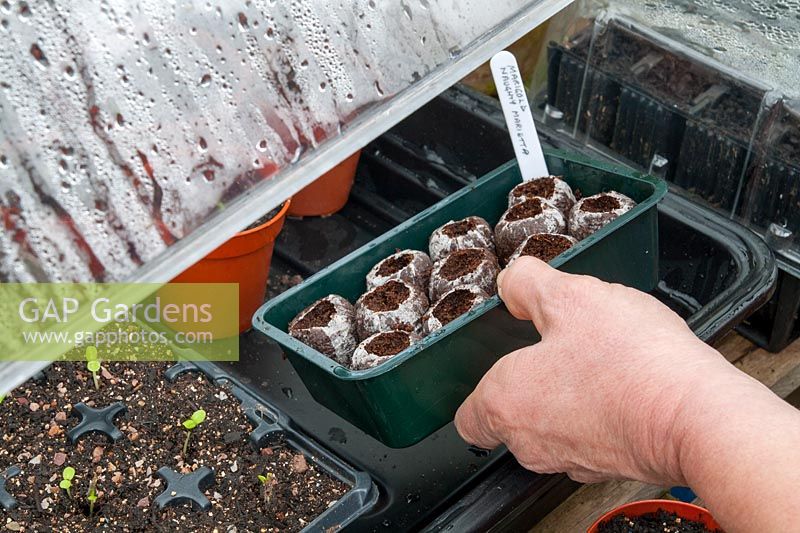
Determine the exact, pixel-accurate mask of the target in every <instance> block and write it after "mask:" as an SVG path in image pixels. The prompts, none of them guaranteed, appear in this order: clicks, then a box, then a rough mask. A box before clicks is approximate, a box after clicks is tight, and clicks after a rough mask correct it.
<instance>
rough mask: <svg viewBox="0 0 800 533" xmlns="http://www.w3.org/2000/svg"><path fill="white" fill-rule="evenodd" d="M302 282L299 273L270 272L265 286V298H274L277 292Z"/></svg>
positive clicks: (279, 292) (284, 290)
mask: <svg viewBox="0 0 800 533" xmlns="http://www.w3.org/2000/svg"><path fill="white" fill-rule="evenodd" d="M302 282H303V277H302V276H300V275H299V274H294V275H289V274H272V273H270V277H269V285H268V286H267V298H266V299H267V300H271V299H272V298H275V297H276V296H278V295H279V294H281V293H283V292H286V291H288V290H289V289H291V288H292V287H294V286H295V285H299V284H300V283H302Z"/></svg>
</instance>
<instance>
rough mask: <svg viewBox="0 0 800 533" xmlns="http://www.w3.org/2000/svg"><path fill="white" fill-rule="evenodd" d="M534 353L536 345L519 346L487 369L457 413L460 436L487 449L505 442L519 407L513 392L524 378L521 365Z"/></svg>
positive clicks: (456, 420)
mask: <svg viewBox="0 0 800 533" xmlns="http://www.w3.org/2000/svg"><path fill="white" fill-rule="evenodd" d="M535 354H536V348H535V347H530V346H529V347H527V348H522V349H520V350H517V351H515V352H512V353H510V354H508V355H505V356H504V357H501V358H500V359H499V360H498V361H497V362H496V363H495V364H494V365H493V366H492V368H490V369H489V371H488V372H487V373H486V375H484V376H483V378H482V379H481V381H480V382H479V383H478V386H477V387H475V390H474V391H472V394H470V395H469V396H468V397H467V399H466V400H464V403H462V404H461V407H459V409H458V411H457V412H456V416H455V425H456V430H457V431H458V434H459V435H461V438H462V439H464V440H465V441H467V442H468V443H470V444H474V445H475V446H478V447H480V448H485V449H487V450H491V449H494V448H496V447H497V446H499V445H500V444H503V443H505V438H506V436H507V433H508V430H509V429H510V425H513V423H514V422H513V418H514V415H513V413H514V412H515V411H516V408H517V407H518V406H517V405H516V403H517V402H516V401H515V399H514V394H515V392H516V391H518V389H519V383H520V380H521V379H524V372H522V371H521V369H520V364H522V363H523V362H524V361H526V360H530V359H531V358H532V357H534V356H535Z"/></svg>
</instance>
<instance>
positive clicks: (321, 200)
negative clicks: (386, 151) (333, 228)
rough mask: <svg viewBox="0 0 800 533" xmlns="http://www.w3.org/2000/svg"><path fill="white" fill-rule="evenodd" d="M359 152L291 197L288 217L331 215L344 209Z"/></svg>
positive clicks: (354, 175)
mask: <svg viewBox="0 0 800 533" xmlns="http://www.w3.org/2000/svg"><path fill="white" fill-rule="evenodd" d="M360 155H361V150H359V151H357V152H356V153H354V154H353V155H351V156H350V157H348V158H347V159H345V160H344V161H342V162H341V163H339V164H338V165H336V166H335V167H333V168H332V169H330V170H329V171H328V172H326V173H325V174H323V175H322V176H320V177H319V178H317V179H316V180H315V181H313V182H312V183H310V184H309V185H307V186H306V187H305V188H303V189H302V190H301V191H300V192H298V193H297V194H295V195H294V196H293V197H292V205H291V207H290V208H289V216H293V217H314V216H327V215H332V214H334V213H336V212H337V211H339V210H340V209H341V208H343V207H344V204H346V203H347V198H348V197H349V196H350V189H352V188H353V180H354V179H355V177H356V167H357V166H358V158H359V156H360Z"/></svg>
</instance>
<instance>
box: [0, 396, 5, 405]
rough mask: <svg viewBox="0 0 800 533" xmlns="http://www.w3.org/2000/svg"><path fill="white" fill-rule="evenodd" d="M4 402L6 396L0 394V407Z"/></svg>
mask: <svg viewBox="0 0 800 533" xmlns="http://www.w3.org/2000/svg"><path fill="white" fill-rule="evenodd" d="M4 401H6V395H5V394H0V405H3V402H4Z"/></svg>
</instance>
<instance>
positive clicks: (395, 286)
mask: <svg viewBox="0 0 800 533" xmlns="http://www.w3.org/2000/svg"><path fill="white" fill-rule="evenodd" d="M409 296H411V291H410V290H409V288H408V287H406V285H405V283H402V282H400V281H394V280H392V281H387V282H386V283H384V284H383V285H381V286H379V287H376V288H374V289H372V290H371V291H370V292H369V293H368V294H367V295H366V296H364V305H365V306H367V309H371V310H372V311H394V310H395V309H397V308H398V307H400V304H402V303H403V302H405V301H406V300H408V297H409Z"/></svg>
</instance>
